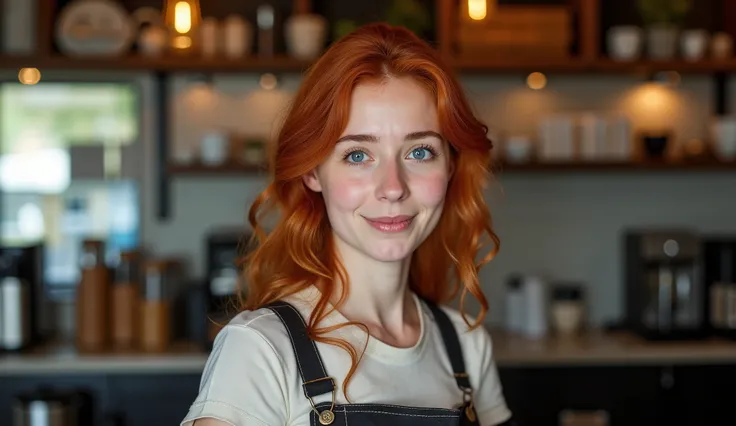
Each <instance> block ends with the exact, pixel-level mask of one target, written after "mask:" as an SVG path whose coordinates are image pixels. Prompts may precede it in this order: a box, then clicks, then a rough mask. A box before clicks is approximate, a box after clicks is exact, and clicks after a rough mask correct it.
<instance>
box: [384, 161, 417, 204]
mask: <svg viewBox="0 0 736 426" xmlns="http://www.w3.org/2000/svg"><path fill="white" fill-rule="evenodd" d="M408 196H409V187H408V186H407V184H406V176H405V173H404V170H403V169H402V168H401V167H400V166H399V165H398V164H396V163H395V162H393V161H389V162H386V163H384V165H383V167H380V168H379V171H378V185H376V198H378V199H379V200H386V201H391V202H394V201H401V200H403V199H405V198H406V197H408Z"/></svg>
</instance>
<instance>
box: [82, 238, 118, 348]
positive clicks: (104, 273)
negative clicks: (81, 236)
mask: <svg viewBox="0 0 736 426" xmlns="http://www.w3.org/2000/svg"><path fill="white" fill-rule="evenodd" d="M80 269H81V274H80V276H81V277H80V280H79V285H78V287H77V306H76V313H77V315H76V331H77V339H76V341H77V348H78V349H79V350H80V351H83V352H88V351H91V352H97V351H102V350H104V349H106V347H107V344H108V341H109V329H108V324H109V317H108V309H107V306H108V305H107V302H108V300H109V299H108V295H109V279H110V278H109V271H108V267H107V265H106V264H105V243H104V242H103V241H100V240H94V239H87V240H84V241H83V242H82V250H81V258H80Z"/></svg>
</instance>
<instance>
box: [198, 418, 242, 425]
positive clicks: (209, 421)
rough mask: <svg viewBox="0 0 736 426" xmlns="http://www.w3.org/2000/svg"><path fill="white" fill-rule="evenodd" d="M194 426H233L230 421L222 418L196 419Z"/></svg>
mask: <svg viewBox="0 0 736 426" xmlns="http://www.w3.org/2000/svg"><path fill="white" fill-rule="evenodd" d="M193 426H233V425H231V424H230V423H228V422H223V421H222V420H217V419H212V418H207V419H199V420H195V421H194V425H193Z"/></svg>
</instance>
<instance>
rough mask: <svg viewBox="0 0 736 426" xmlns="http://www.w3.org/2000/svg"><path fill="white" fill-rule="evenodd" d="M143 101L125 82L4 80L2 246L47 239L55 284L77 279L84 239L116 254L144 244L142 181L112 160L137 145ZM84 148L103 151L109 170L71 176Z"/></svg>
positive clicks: (0, 101) (0, 103) (0, 113)
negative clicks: (92, 175)
mask: <svg viewBox="0 0 736 426" xmlns="http://www.w3.org/2000/svg"><path fill="white" fill-rule="evenodd" d="M138 99H139V93H138V87H137V86H135V85H132V84H125V83H54V82H49V83H45V82H42V83H39V84H37V85H33V86H30V85H29V86H26V85H21V84H16V83H13V84H11V83H6V84H2V85H0V194H1V196H2V203H1V205H2V215H1V216H0V225H2V226H1V228H0V231H1V234H0V235H1V236H2V244H3V245H27V244H36V243H42V244H44V247H45V253H46V255H45V259H44V260H45V263H46V264H45V269H46V281H47V283H48V284H49V287H50V288H54V287H56V288H61V287H69V286H70V285H71V286H73V285H74V284H75V283H76V281H77V279H78V262H77V253H78V250H79V246H80V244H81V241H82V240H83V239H84V238H100V239H103V240H105V242H106V245H107V247H108V255H109V256H110V258H111V259H114V258H115V257H116V255H117V253H118V252H119V251H120V250H123V249H125V248H129V247H132V246H136V245H137V244H138V232H139V222H140V219H139V212H140V208H139V198H140V197H139V187H140V185H139V182H136V181H135V180H134V179H129V178H128V179H126V178H122V177H120V176H119V174H118V173H117V172H119V170H109V169H111V168H112V169H114V168H115V166H116V164H117V166H118V168H119V162H117V163H116V162H115V161H108V157H110V156H112V157H114V156H115V155H118V156H119V155H120V149H121V148H122V147H126V146H128V147H129V146H131V145H132V144H135V143H138V139H139V134H138V132H139V127H140V109H139V101H138ZM80 146H87V147H99V148H100V149H101V150H102V152H103V154H104V158H105V161H104V167H105V173H104V176H101V177H99V178H84V179H75V178H73V176H75V173H74V170H72V167H73V164H74V162H73V161H72V160H73V158H72V156H73V155H74V154H73V152H72V150H71V148H74V147H80ZM108 154H109V155H108ZM82 166H89V164H82ZM92 166H98V165H92Z"/></svg>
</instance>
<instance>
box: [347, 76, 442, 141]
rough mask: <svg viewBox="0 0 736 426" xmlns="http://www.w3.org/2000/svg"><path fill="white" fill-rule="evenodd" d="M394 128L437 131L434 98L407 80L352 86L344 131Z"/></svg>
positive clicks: (407, 78)
mask: <svg viewBox="0 0 736 426" xmlns="http://www.w3.org/2000/svg"><path fill="white" fill-rule="evenodd" d="M387 127H393V128H396V129H397V130H398V129H402V130H403V129H409V128H410V130H408V131H421V130H435V131H436V130H438V129H437V128H438V118H437V108H436V106H435V99H434V98H433V97H432V96H431V94H430V92H429V90H427V88H426V87H424V86H422V85H421V84H419V83H417V82H416V81H415V80H414V79H412V78H409V77H389V78H387V79H385V80H382V81H378V82H365V83H361V84H359V85H358V86H356V87H355V89H354V90H353V94H352V97H351V101H350V118H349V120H348V126H347V129H346V132H349V131H354V130H361V131H376V132H378V131H379V130H380V129H384V130H385V129H387Z"/></svg>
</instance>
